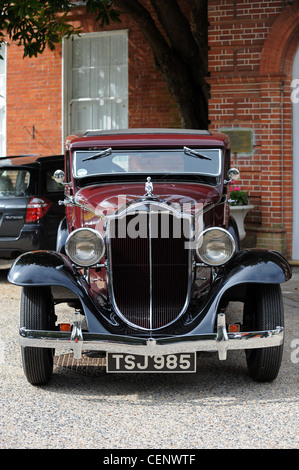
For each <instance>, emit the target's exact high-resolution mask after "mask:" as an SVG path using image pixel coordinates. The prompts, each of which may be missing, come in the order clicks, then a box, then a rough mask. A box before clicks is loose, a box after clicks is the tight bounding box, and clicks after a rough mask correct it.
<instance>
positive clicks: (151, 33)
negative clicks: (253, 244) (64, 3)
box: [113, 0, 209, 129]
mask: <svg viewBox="0 0 299 470" xmlns="http://www.w3.org/2000/svg"><path fill="white" fill-rule="evenodd" d="M113 3H114V5H115V6H116V7H118V8H119V9H120V10H122V11H123V12H124V13H127V14H128V15H130V16H131V18H132V19H133V20H134V21H135V23H136V24H137V26H138V28H139V29H140V31H141V32H142V34H143V35H144V37H145V39H146V40H147V42H148V43H149V45H150V47H151V50H152V52H153V56H154V60H155V64H156V67H157V69H158V70H159V71H160V72H161V74H162V75H163V77H164V79H165V81H166V83H167V86H168V89H169V91H170V93H171V94H172V96H173V97H174V99H175V100H176V102H177V104H178V108H179V112H180V116H181V125H182V127H183V128H189V129H208V126H209V119H208V99H209V86H208V84H207V82H206V80H205V77H206V76H207V75H208V70H207V57H208V42H207V27H208V18H207V0H194V1H193V2H192V11H190V15H191V17H192V19H193V21H194V25H195V26H194V29H193V30H192V28H191V25H190V22H191V20H190V21H189V20H188V19H187V18H186V17H185V15H184V14H183V13H182V11H181V9H180V7H179V4H178V2H177V0H151V2H150V3H151V5H152V7H153V8H154V10H155V12H156V14H157V17H158V20H159V27H158V25H157V24H156V23H155V21H154V19H153V17H152V16H151V14H150V12H149V11H148V10H147V9H146V8H145V7H144V6H143V5H142V4H141V3H140V2H139V1H138V0H114V2H113ZM161 27H162V28H163V29H162V32H161V31H160V29H159V28H161Z"/></svg>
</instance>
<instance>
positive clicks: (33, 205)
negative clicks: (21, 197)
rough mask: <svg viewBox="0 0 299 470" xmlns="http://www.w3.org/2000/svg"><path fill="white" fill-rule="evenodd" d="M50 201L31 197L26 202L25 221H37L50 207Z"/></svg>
mask: <svg viewBox="0 0 299 470" xmlns="http://www.w3.org/2000/svg"><path fill="white" fill-rule="evenodd" d="M51 206H52V202H51V201H49V200H48V199H46V198H39V197H33V198H31V199H30V201H29V202H28V204H27V211H26V218H25V223H30V222H37V221H38V220H40V219H41V218H42V217H43V216H44V215H45V214H46V213H47V212H48V210H49V209H50V207H51Z"/></svg>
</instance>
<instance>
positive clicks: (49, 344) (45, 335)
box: [19, 314, 284, 360]
mask: <svg viewBox="0 0 299 470" xmlns="http://www.w3.org/2000/svg"><path fill="white" fill-rule="evenodd" d="M19 333H20V337H19V342H20V345H21V346H23V347H37V348H55V349H57V348H59V347H62V348H63V349H67V350H73V352H74V357H75V359H80V358H81V353H82V350H83V349H84V350H92V351H102V352H105V351H106V352H115V353H117V352H121V353H124V354H140V355H145V356H155V355H159V356H161V355H166V354H173V353H187V352H188V353H190V352H198V351H209V352H218V357H219V360H225V359H226V357H227V351H229V350H240V349H242V350H243V349H260V348H269V347H276V346H280V345H282V344H283V338H284V329H283V327H281V326H277V327H276V328H275V329H273V330H265V331H249V332H240V333H228V332H227V330H226V326H225V315H224V314H218V317H217V333H210V334H208V333H206V334H201V335H189V336H188V335H186V336H173V337H167V338H161V339H153V338H148V339H143V338H138V337H132V336H120V335H110V334H96V333H85V332H82V327H81V322H80V321H76V325H75V329H74V330H73V332H72V333H70V332H63V331H41V330H28V329H26V328H20V330H19Z"/></svg>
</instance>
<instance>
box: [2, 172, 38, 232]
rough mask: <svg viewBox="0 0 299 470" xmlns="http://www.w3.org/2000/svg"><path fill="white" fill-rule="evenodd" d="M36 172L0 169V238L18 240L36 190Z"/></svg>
mask: <svg viewBox="0 0 299 470" xmlns="http://www.w3.org/2000/svg"><path fill="white" fill-rule="evenodd" d="M35 177H36V172H35V171H34V169H30V168H24V167H1V168H0V237H1V238H18V237H19V235H20V232H21V230H22V228H23V226H24V223H25V219H26V210H27V204H28V201H29V200H30V198H31V196H32V194H33V193H34V188H35Z"/></svg>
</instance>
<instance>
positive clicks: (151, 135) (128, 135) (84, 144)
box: [65, 129, 229, 149]
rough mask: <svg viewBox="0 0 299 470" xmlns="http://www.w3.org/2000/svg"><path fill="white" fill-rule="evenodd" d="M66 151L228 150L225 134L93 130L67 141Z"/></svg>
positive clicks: (161, 130)
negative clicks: (116, 149) (143, 149)
mask: <svg viewBox="0 0 299 470" xmlns="http://www.w3.org/2000/svg"><path fill="white" fill-rule="evenodd" d="M65 145H66V148H69V149H76V148H89V147H93V146H94V147H97V146H100V147H102V146H103V147H105V146H112V147H118V148H140V147H142V148H147V147H148V148H153V147H155V148H157V147H160V148H161V147H172V148H178V147H183V146H190V147H207V146H208V147H229V139H228V137H227V136H226V135H225V134H221V133H211V132H210V131H208V130H197V129H116V130H93V131H87V132H85V133H84V134H80V135H71V136H69V137H68V138H67V139H66V141H65Z"/></svg>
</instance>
